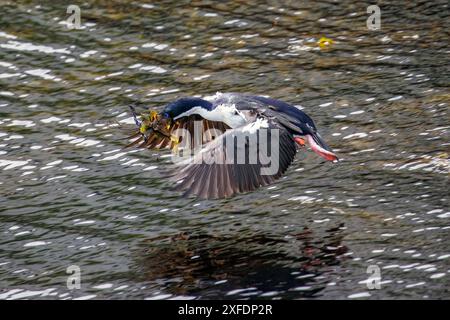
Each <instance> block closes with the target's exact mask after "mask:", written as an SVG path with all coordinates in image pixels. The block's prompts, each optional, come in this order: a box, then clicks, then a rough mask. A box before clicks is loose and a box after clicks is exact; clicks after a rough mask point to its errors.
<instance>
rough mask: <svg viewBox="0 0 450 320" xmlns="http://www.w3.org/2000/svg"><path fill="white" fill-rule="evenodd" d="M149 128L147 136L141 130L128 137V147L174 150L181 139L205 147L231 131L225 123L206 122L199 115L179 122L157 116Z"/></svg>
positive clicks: (184, 118)
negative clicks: (204, 145) (185, 132)
mask: <svg viewBox="0 0 450 320" xmlns="http://www.w3.org/2000/svg"><path fill="white" fill-rule="evenodd" d="M148 128H149V129H148V130H147V131H146V132H145V134H142V133H141V132H140V131H139V128H137V129H136V130H135V131H133V132H132V134H131V135H130V136H129V137H128V139H131V141H130V143H129V144H128V145H127V146H126V147H131V146H137V147H138V148H148V149H164V148H170V149H173V148H174V147H175V146H177V145H178V143H179V142H181V141H180V137H181V139H182V138H186V137H188V138H189V139H191V141H190V145H194V144H195V143H197V144H199V143H200V144H201V145H203V144H206V143H208V142H210V141H212V140H214V139H215V138H216V137H217V136H218V135H220V134H222V133H224V132H225V131H226V130H228V129H230V127H229V126H227V125H226V124H225V123H223V122H219V121H210V120H206V119H203V118H202V117H201V116H199V115H190V116H186V117H181V118H179V119H177V120H173V119H171V118H162V117H161V116H159V115H157V116H155V119H154V120H153V121H152V122H151V123H149V124H148ZM182 130H186V131H187V132H188V134H182V132H183V131H182ZM195 139H197V140H195Z"/></svg>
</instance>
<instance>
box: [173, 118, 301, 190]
mask: <svg viewBox="0 0 450 320" xmlns="http://www.w3.org/2000/svg"><path fill="white" fill-rule="evenodd" d="M268 151H270V155H269V152H268ZM295 154H296V145H295V142H294V140H293V137H292V135H291V134H290V133H289V132H288V131H287V130H286V129H285V128H283V127H281V126H279V125H277V123H275V122H273V121H270V120H268V119H264V120H262V121H261V119H258V120H257V121H255V122H253V123H250V124H249V125H246V126H244V127H240V128H236V129H230V130H228V131H227V132H226V133H225V134H223V135H221V136H220V137H219V138H218V139H215V140H214V141H212V142H209V143H208V144H207V145H205V147H204V148H203V149H202V150H201V151H200V152H199V153H197V154H196V155H194V156H193V157H192V158H190V159H188V160H186V161H183V162H180V163H179V164H178V166H177V174H176V175H175V176H174V177H173V180H174V181H176V186H175V189H176V190H184V191H185V195H196V196H198V197H201V198H206V199H210V198H224V197H230V196H232V195H234V194H236V193H243V192H248V191H253V190H255V189H257V188H259V187H261V186H266V185H269V184H271V183H273V182H274V181H275V180H276V179H278V178H279V177H280V176H281V175H282V174H283V173H284V172H285V171H286V169H287V168H288V167H289V165H290V164H291V163H292V161H293V159H294V157H295ZM255 155H257V156H256V158H255ZM242 159H244V161H242Z"/></svg>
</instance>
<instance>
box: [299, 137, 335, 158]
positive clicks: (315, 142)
mask: <svg viewBox="0 0 450 320" xmlns="http://www.w3.org/2000/svg"><path fill="white" fill-rule="evenodd" d="M306 139H307V140H308V143H309V146H310V147H311V149H312V150H313V151H314V152H315V153H317V154H318V155H319V156H321V157H322V158H324V159H326V160H328V161H339V158H338V157H337V156H336V154H335V153H334V152H333V151H332V150H331V148H330V147H329V146H328V145H327V144H326V143H325V141H324V140H323V139H322V137H321V136H320V134H319V133H318V132H315V133H312V134H307V135H306Z"/></svg>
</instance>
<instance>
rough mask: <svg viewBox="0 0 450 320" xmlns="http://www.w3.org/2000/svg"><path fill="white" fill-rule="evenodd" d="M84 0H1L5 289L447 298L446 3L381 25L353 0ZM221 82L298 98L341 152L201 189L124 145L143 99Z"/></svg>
mask: <svg viewBox="0 0 450 320" xmlns="http://www.w3.org/2000/svg"><path fill="white" fill-rule="evenodd" d="M80 3H81V2H80ZM82 3H83V4H82V5H80V7H81V22H82V29H81V30H69V29H68V28H67V25H66V19H67V17H68V14H66V9H67V6H68V5H69V4H71V2H68V1H36V2H33V1H2V0H0V5H1V11H0V298H3V299H4V298H8V299H20V298H47V299H52V298H53V299H54V298H59V299H71V298H85V299H89V298H94V299H99V298H111V299H128V298H139V299H143V298H148V299H160V298H189V299H192V298H224V297H225V298H270V299H272V298H318V299H324V298H325V299H329V298H332V299H335V298H338V299H346V298H350V299H352V298H369V299H386V298H438V299H449V298H450V294H449V284H450V282H449V278H450V264H449V261H450V259H449V258H450V249H449V244H450V239H449V236H448V235H449V231H450V221H449V218H450V208H449V207H450V206H449V177H450V175H449V173H450V157H449V154H450V137H449V129H450V121H449V113H448V108H449V102H450V94H449V90H448V88H449V84H450V83H449V74H450V70H449V69H450V68H449V65H450V64H449V53H450V48H449V30H450V23H449V21H450V20H449V4H448V1H445V0H444V1H411V2H404V3H403V2H402V3H401V4H396V3H397V2H393V3H392V4H388V3H387V2H386V1H383V2H381V5H380V6H381V13H382V20H381V30H380V31H369V30H368V29H367V27H366V19H367V17H368V14H367V13H366V7H367V4H364V3H360V4H356V3H353V1H344V2H343V3H342V2H339V3H338V2H335V1H331V0H328V1H314V2H312V1H311V2H305V1H267V2H266V4H263V3H262V2H260V1H229V2H228V1H224V2H221V3H218V2H213V1H179V0H178V1H158V2H155V3H154V4H153V5H151V4H150V3H144V2H139V1H130V2H128V1H110V0H109V1H106V0H105V1H84V2H82ZM321 37H328V38H330V39H332V41H333V43H332V44H331V45H325V46H322V47H321V46H319V45H318V43H317V42H318V40H319V39H320V38H321ZM217 91H221V92H227V91H234V92H236V91H237V92H251V93H254V94H265V95H270V96H272V97H275V98H279V99H283V100H285V101H287V102H290V103H292V104H294V105H297V106H299V105H301V106H302V107H303V108H304V110H305V111H306V112H307V113H308V114H310V115H311V116H312V118H313V119H315V121H316V123H317V125H318V127H319V128H321V131H322V135H323V136H324V137H326V138H327V141H328V142H329V144H330V145H331V146H332V147H333V148H334V149H335V150H336V151H337V152H338V154H339V156H340V157H341V158H342V159H343V161H342V162H341V163H339V164H332V163H325V161H323V160H321V159H320V158H319V157H318V156H316V155H315V154H313V153H311V152H306V151H303V152H299V154H298V156H297V158H296V161H295V162H294V164H293V165H292V167H291V168H290V169H289V170H288V172H287V174H286V175H285V177H284V178H283V179H281V180H280V181H278V182H277V183H276V184H274V185H273V186H271V187H268V188H263V189H261V190H258V191H256V192H253V193H250V194H244V195H239V196H237V197H234V198H232V199H226V200H220V201H199V200H196V199H192V198H188V199H186V198H182V197H180V196H179V194H177V193H174V192H173V191H170V189H169V188H168V186H167V184H166V180H165V177H166V175H165V172H164V168H165V167H166V163H165V162H167V156H168V155H169V153H168V152H152V151H147V150H145V151H142V150H125V151H124V150H121V148H122V146H123V145H124V143H125V142H124V141H120V140H118V138H121V137H122V136H121V132H120V130H119V128H118V126H117V122H119V123H124V122H129V121H130V115H129V114H128V110H127V105H128V104H130V103H131V102H142V103H143V104H144V105H145V106H148V107H155V108H161V107H162V106H163V105H165V104H166V103H168V102H170V101H172V100H173V99H176V98H177V97H180V96H184V95H206V94H214V93H215V92H217ZM71 265H76V266H78V267H79V268H80V270H81V289H79V290H69V289H68V288H67V287H66V280H67V276H68V274H67V273H66V269H67V267H69V266H71ZM371 265H372V266H373V265H375V266H378V267H379V268H380V272H381V289H379V290H370V289H368V287H367V283H366V280H367V279H368V277H369V274H368V273H367V272H366V271H367V268H368V267H369V266H371Z"/></svg>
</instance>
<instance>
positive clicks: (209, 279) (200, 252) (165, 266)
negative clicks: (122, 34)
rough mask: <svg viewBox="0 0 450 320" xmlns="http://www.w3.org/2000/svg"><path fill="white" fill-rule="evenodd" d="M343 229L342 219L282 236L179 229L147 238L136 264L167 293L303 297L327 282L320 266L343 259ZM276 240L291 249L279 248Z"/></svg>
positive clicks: (238, 296)
mask: <svg viewBox="0 0 450 320" xmlns="http://www.w3.org/2000/svg"><path fill="white" fill-rule="evenodd" d="M344 230H345V228H344V226H343V224H341V225H339V226H337V227H335V228H332V229H328V230H327V231H326V235H325V236H322V237H321V238H316V236H315V234H314V231H313V230H311V229H309V228H307V227H305V228H304V229H303V230H301V232H298V233H291V234H286V236H285V237H284V238H280V237H277V236H270V235H264V234H254V235H252V236H241V237H240V236H239V235H238V234H236V235H235V236H219V235H210V234H205V233H188V232H183V233H179V234H176V235H167V236H160V237H156V238H152V239H148V240H146V241H145V242H144V243H143V244H142V246H143V247H144V248H143V251H144V252H141V253H140V256H142V259H141V261H140V263H139V264H140V265H141V268H142V270H143V271H142V273H143V276H144V277H145V281H149V282H152V283H155V282H156V283H159V284H160V285H161V287H162V288H164V289H163V290H162V291H164V292H167V293H170V294H175V295H187V296H189V295H195V296H197V295H198V294H199V293H200V292H201V297H202V298H210V299H220V298H245V297H252V298H255V297H256V298H257V297H261V298H264V297H270V298H278V297H279V298H308V297H314V296H320V292H321V291H322V290H323V289H324V288H325V287H326V285H327V282H328V279H327V278H326V277H324V276H322V273H323V270H324V269H328V270H329V269H330V268H333V267H335V266H339V264H340V261H341V260H342V259H345V257H346V255H345V253H346V252H347V251H348V249H347V247H346V246H345V245H344V244H342V239H343V236H344V234H343V233H344ZM280 244H282V245H283V246H284V247H286V246H287V247H290V248H291V249H292V250H291V251H290V252H284V251H282V250H281V248H282V246H280ZM292 261H294V263H292ZM236 288H239V289H236ZM224 291H226V292H227V294H226V295H225V296H224V295H223V292H224Z"/></svg>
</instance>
